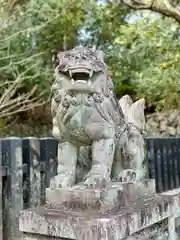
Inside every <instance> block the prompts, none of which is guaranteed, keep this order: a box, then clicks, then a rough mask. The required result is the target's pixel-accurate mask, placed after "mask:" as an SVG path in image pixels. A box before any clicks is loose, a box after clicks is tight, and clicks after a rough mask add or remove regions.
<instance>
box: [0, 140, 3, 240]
mask: <svg viewBox="0 0 180 240" xmlns="http://www.w3.org/2000/svg"><path fill="white" fill-rule="evenodd" d="M2 181H3V177H2V151H1V140H0V240H3V225H2V223H3V220H2V217H3V216H2V207H3V206H2V191H3V189H2Z"/></svg>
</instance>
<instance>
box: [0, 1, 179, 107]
mask: <svg viewBox="0 0 180 240" xmlns="http://www.w3.org/2000/svg"><path fill="white" fill-rule="evenodd" d="M10 2H11V1H8V3H10ZM18 3H21V4H16V5H12V4H10V5H9V4H7V1H5V0H1V5H0V22H1V29H0V60H1V61H0V85H1V83H4V82H6V81H8V82H9V84H10V83H11V82H12V81H14V80H15V79H16V78H17V77H18V76H21V75H23V78H24V80H25V81H24V84H23V86H22V87H21V89H20V90H18V92H17V93H16V95H19V94H23V93H25V92H28V91H29V90H30V89H31V88H32V86H34V85H37V86H38V88H37V91H36V95H39V94H40V93H42V92H43V95H42V98H47V96H49V90H50V85H51V83H52V79H53V72H52V69H53V68H52V64H51V59H52V55H53V52H55V51H59V50H63V49H68V48H71V47H73V46H74V45H76V44H77V43H78V42H81V43H83V44H96V45H97V46H98V47H99V48H101V49H102V50H103V51H104V52H105V56H106V59H105V60H106V62H107V64H108V67H109V70H110V72H111V75H112V77H113V80H114V82H115V86H116V92H117V95H118V96H121V95H123V94H126V93H128V94H130V95H132V96H133V97H134V98H139V97H144V98H145V99H146V102H147V105H148V106H149V107H151V106H154V107H155V108H156V109H158V110H161V109H164V108H175V107H180V101H179V99H178V98H179V93H180V89H179V88H180V39H179V36H180V29H179V26H178V25H175V23H173V22H172V21H171V20H169V19H166V18H165V19H162V18H155V17H152V15H148V14H147V17H146V18H145V17H143V18H142V19H141V20H140V21H138V22H137V23H135V24H129V23H127V22H126V21H125V16H127V14H129V13H130V12H131V10H130V9H129V8H128V7H126V6H125V5H123V4H119V3H112V1H108V3H105V4H100V3H99V2H98V1H96V0H90V1H87V0H80V1H76V0H62V1H56V0H46V1H43V0H29V1H24V0H22V1H18ZM12 6H13V7H12ZM82 30H84V31H85V34H84V36H82V37H81V38H79V37H80V36H81V35H82V34H81V33H82ZM5 89H6V86H3V87H1V88H0V95H2V94H3V92H4V91H5Z"/></svg>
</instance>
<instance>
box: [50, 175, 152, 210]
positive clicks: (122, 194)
mask: <svg viewBox="0 0 180 240" xmlns="http://www.w3.org/2000/svg"><path fill="white" fill-rule="evenodd" d="M154 194H155V181H154V180H153V179H148V180H145V181H143V182H134V183H120V182H111V183H110V184H109V185H108V186H106V188H102V189H97V188H96V189H92V188H86V187H85V186H84V185H77V186H75V187H73V188H66V189H62V188H59V189H57V188H56V189H51V188H47V189H46V200H47V204H46V206H47V207H49V208H54V209H61V208H62V205H63V206H65V207H69V208H72V209H73V210H74V209H84V210H86V209H92V210H94V211H98V210H101V211H107V210H111V209H113V208H115V207H119V208H120V207H124V206H127V205H129V204H131V203H132V202H134V201H137V200H139V199H141V198H144V197H150V196H152V195H154Z"/></svg>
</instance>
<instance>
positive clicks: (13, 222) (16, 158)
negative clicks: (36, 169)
mask: <svg viewBox="0 0 180 240" xmlns="http://www.w3.org/2000/svg"><path fill="white" fill-rule="evenodd" d="M1 143H2V145H1V146H2V163H3V165H4V166H7V167H8V172H6V181H5V184H4V185H3V187H4V189H3V198H4V199H3V237H4V239H8V240H15V239H20V238H21V236H22V233H21V232H19V212H20V210H22V209H23V165H22V164H23V163H22V140H21V139H20V138H16V137H11V138H5V139H3V140H1Z"/></svg>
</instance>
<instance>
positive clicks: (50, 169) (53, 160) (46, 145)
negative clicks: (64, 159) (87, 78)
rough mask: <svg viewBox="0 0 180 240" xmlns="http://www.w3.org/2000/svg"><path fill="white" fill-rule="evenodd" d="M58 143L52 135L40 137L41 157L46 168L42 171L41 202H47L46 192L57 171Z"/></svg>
mask: <svg viewBox="0 0 180 240" xmlns="http://www.w3.org/2000/svg"><path fill="white" fill-rule="evenodd" d="M57 145H58V142H57V141H56V139H54V138H52V137H47V138H40V159H41V163H43V166H44V169H43V172H42V173H41V179H42V185H41V194H42V197H41V203H42V204H45V192H46V188H48V187H49V184H50V179H51V178H52V177H54V176H55V175H56V172H57Z"/></svg>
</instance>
